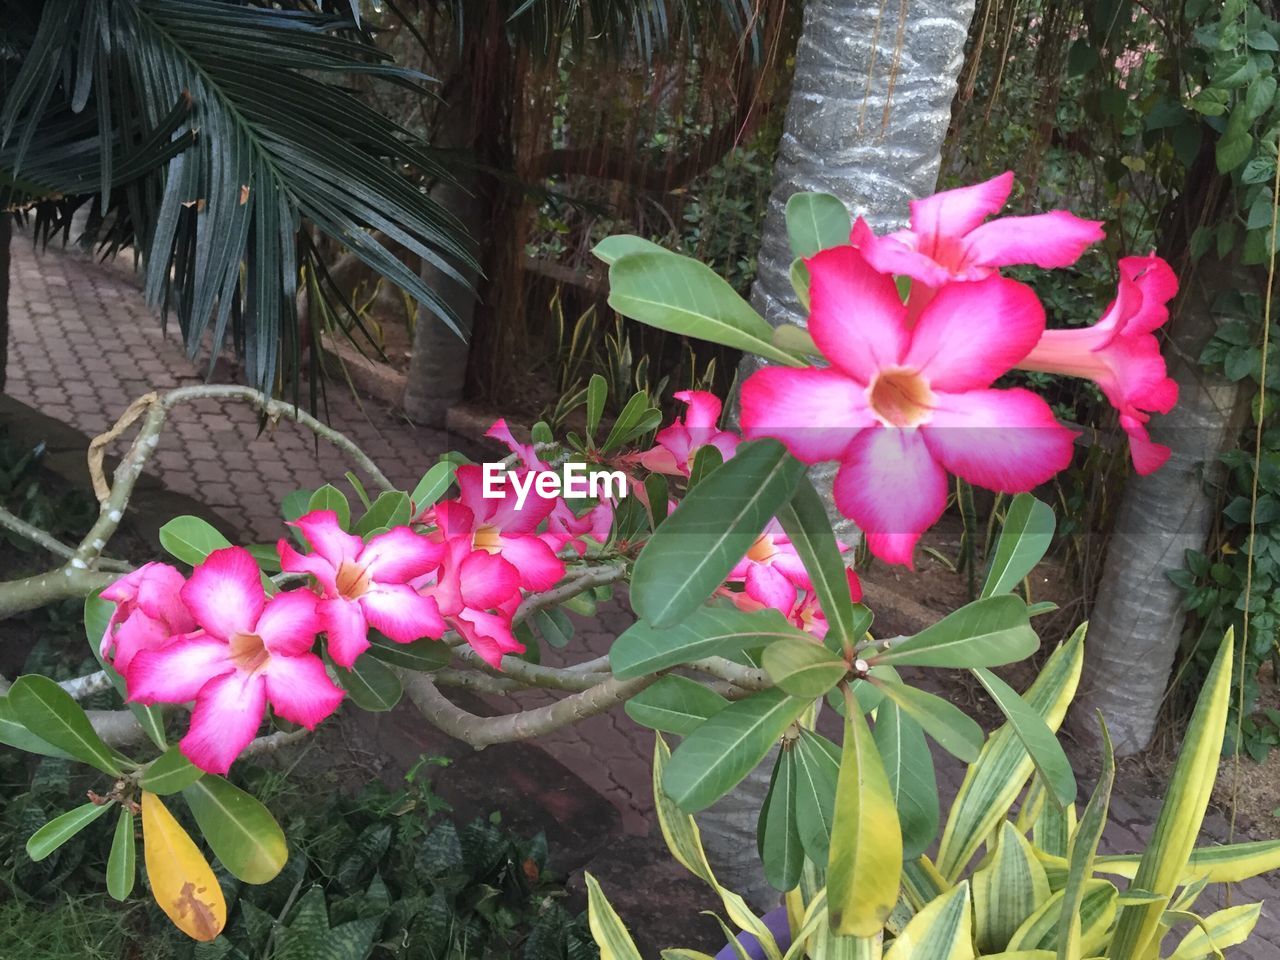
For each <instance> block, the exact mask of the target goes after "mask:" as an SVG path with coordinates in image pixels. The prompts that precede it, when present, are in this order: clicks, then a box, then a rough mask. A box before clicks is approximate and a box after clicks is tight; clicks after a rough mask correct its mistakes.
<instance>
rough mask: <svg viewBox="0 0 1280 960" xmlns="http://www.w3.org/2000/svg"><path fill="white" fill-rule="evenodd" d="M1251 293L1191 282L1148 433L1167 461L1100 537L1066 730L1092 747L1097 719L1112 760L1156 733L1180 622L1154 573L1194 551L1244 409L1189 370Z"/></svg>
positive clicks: (1228, 283)
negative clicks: (1237, 302)
mask: <svg viewBox="0 0 1280 960" xmlns="http://www.w3.org/2000/svg"><path fill="white" fill-rule="evenodd" d="M1251 287H1256V284H1255V283H1254V280H1253V278H1252V277H1250V276H1249V273H1248V272H1247V271H1246V270H1244V269H1240V268H1237V269H1234V270H1233V269H1232V267H1231V266H1230V265H1227V264H1219V263H1213V262H1210V261H1209V258H1205V261H1202V262H1201V263H1200V264H1199V266H1198V267H1197V268H1196V270H1195V271H1194V273H1193V274H1192V276H1191V278H1190V280H1189V282H1188V283H1187V289H1186V290H1185V292H1184V293H1183V295H1182V297H1181V298H1180V301H1179V306H1178V308H1177V309H1175V311H1174V314H1173V320H1172V322H1171V324H1170V341H1171V342H1170V345H1169V347H1167V348H1166V349H1165V356H1166V357H1168V363H1169V375H1170V376H1171V377H1173V378H1174V379H1175V380H1177V381H1178V388H1179V397H1178V405H1177V406H1176V407H1174V408H1173V411H1172V412H1171V413H1169V414H1168V415H1167V416H1164V417H1158V418H1156V419H1155V420H1154V421H1153V422H1152V428H1151V434H1152V437H1153V438H1154V439H1156V440H1158V441H1160V442H1161V443H1164V444H1167V445H1168V446H1169V447H1170V448H1172V450H1173V454H1172V456H1171V457H1170V458H1169V462H1168V463H1167V464H1165V466H1164V467H1162V468H1161V469H1160V470H1157V471H1156V472H1155V473H1153V474H1151V475H1150V476H1146V477H1139V476H1131V477H1130V478H1129V480H1128V482H1127V484H1126V486H1125V490H1124V496H1123V499H1122V500H1121V504H1120V511H1119V515H1118V516H1117V518H1116V523H1115V526H1114V528H1113V529H1112V532H1111V542H1110V544H1109V546H1108V547H1107V557H1106V561H1105V564H1104V567H1103V574H1102V582H1101V584H1100V586H1099V589H1098V596H1097V600H1096V601H1095V603H1094V607H1093V610H1092V612H1091V614H1090V617H1089V636H1088V639H1087V641H1086V643H1085V669H1084V678H1083V679H1082V680H1081V684H1080V692H1079V693H1077V695H1076V700H1075V703H1074V705H1073V706H1072V728H1073V730H1074V731H1075V732H1076V733H1077V734H1078V735H1079V736H1080V737H1081V738H1082V739H1085V740H1087V741H1089V742H1094V743H1096V742H1097V741H1098V738H1099V733H1098V724H1097V720H1096V719H1095V717H1096V713H1095V711H1098V710H1101V711H1102V714H1103V716H1104V717H1105V718H1106V721H1107V727H1108V729H1109V731H1110V733H1111V739H1112V741H1113V742H1114V744H1115V750H1116V753H1117V754H1119V755H1121V756H1126V755H1129V754H1133V753H1137V752H1139V751H1141V750H1143V749H1145V748H1146V746H1147V744H1148V743H1150V741H1151V737H1152V735H1153V734H1154V732H1155V725H1156V720H1157V718H1158V715H1159V712H1160V705H1161V702H1162V700H1163V697H1164V692H1165V687H1166V685H1167V684H1168V682H1169V675H1170V671H1171V668H1172V666H1173V661H1174V658H1175V656H1176V655H1177V651H1178V644H1179V640H1180V639H1181V637H1182V631H1183V626H1184V624H1185V620H1186V617H1185V614H1184V612H1183V610H1182V606H1181V602H1182V591H1181V590H1179V589H1178V587H1176V586H1174V584H1173V583H1172V582H1171V581H1170V580H1169V578H1168V577H1167V576H1165V572H1166V571H1168V570H1172V569H1176V568H1179V567H1182V566H1183V565H1184V564H1183V555H1184V551H1186V550H1189V549H1190V550H1202V549H1203V548H1204V545H1205V540H1206V538H1207V537H1208V535H1209V530H1210V527H1211V525H1212V523H1213V515H1214V505H1215V500H1214V498H1213V496H1212V495H1211V493H1210V490H1209V488H1210V487H1211V486H1212V484H1213V481H1214V477H1215V475H1217V474H1219V473H1220V472H1221V465H1220V463H1219V459H1218V458H1219V457H1220V456H1221V455H1222V454H1223V453H1225V452H1226V451H1227V450H1228V449H1229V448H1231V447H1232V446H1234V443H1235V439H1236V438H1237V437H1238V436H1239V431H1240V428H1241V415H1242V414H1243V413H1245V411H1246V409H1247V408H1246V406H1245V405H1244V404H1242V403H1241V402H1240V401H1241V398H1242V394H1241V390H1240V387H1239V385H1238V384H1235V383H1231V382H1229V381H1226V380H1222V379H1219V378H1216V377H1212V376H1210V375H1209V374H1208V373H1207V371H1206V370H1205V369H1204V368H1203V367H1201V366H1200V365H1199V363H1198V362H1197V359H1198V358H1199V356H1200V353H1201V351H1202V350H1203V349H1204V346H1205V343H1206V342H1207V341H1208V340H1209V338H1210V337H1212V336H1213V332H1214V330H1216V329H1217V327H1218V319H1217V318H1216V317H1215V316H1214V314H1213V309H1212V304H1213V301H1214V300H1215V299H1216V297H1217V295H1218V294H1219V293H1220V292H1222V291H1223V290H1226V289H1233V288H1234V289H1239V290H1245V289H1250V288H1251Z"/></svg>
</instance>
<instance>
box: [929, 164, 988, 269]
mask: <svg viewBox="0 0 1280 960" xmlns="http://www.w3.org/2000/svg"><path fill="white" fill-rule="evenodd" d="M1012 191H1013V171H1012V170H1006V171H1005V172H1004V173H1002V174H1000V175H999V176H998V177H992V178H991V179H990V180H984V181H983V182H982V183H975V184H973V185H971V186H968V187H958V188H956V189H955V190H943V191H942V192H941V193H935V194H933V195H932V196H929V197H922V198H921V199H919V200H912V201H911V232H912V233H914V234H916V236H918V237H920V238H921V241H920V249H921V250H922V251H923V252H925V253H932V252H933V251H932V249H931V248H930V247H929V245H928V240H929V239H931V238H934V237H962V236H964V235H965V234H966V233H968V232H969V231H971V230H973V229H974V228H976V227H977V226H978V225H979V224H981V223H982V221H983V220H985V219H987V217H990V216H993V215H994V214H997V213H999V212H1000V210H1001V208H1003V207H1004V205H1005V203H1006V202H1007V201H1008V199H1009V194H1010V193H1011V192H1012Z"/></svg>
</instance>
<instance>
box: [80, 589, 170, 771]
mask: <svg viewBox="0 0 1280 960" xmlns="http://www.w3.org/2000/svg"><path fill="white" fill-rule="evenodd" d="M114 607H115V604H113V603H112V602H111V601H110V600H103V599H102V598H101V597H99V596H95V595H90V596H88V597H85V600H84V632H85V637H86V638H87V639H88V641H89V649H90V650H91V651H92V652H93V656H94V659H95V660H97V661H98V664H99V666H101V667H102V671H103V673H105V674H106V675H107V677H108V678H109V679H110V680H111V685H112V686H113V687H114V688H115V691H116V693H118V694H120V699H121V700H124V701H125V702H126V706H128V708H129V712H130V713H132V714H133V715H134V717H136V718H137V720H138V725H139V726H140V727H142V729H143V730H144V731H146V734H147V736H148V737H150V738H151V742H152V743H154V744H155V745H156V746H157V747H159V748H160V749H161V750H166V749H168V747H169V744H168V742H167V741H166V740H165V735H164V711H163V710H162V709H161V707H160V706H159V705H155V706H147V705H146V704H142V703H131V702H129V701H128V696H129V690H128V687H127V685H126V684H125V682H124V677H122V676H120V674H119V673H117V672H116V669H115V667H113V666H112V665H111V664H109V663H107V661H106V660H104V659H103V658H102V638H103V635H104V634H105V633H106V629H107V623H108V622H109V621H110V619H111V612H112V610H113V609H114Z"/></svg>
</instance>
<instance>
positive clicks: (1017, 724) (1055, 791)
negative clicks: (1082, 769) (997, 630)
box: [973, 667, 1076, 807]
mask: <svg viewBox="0 0 1280 960" xmlns="http://www.w3.org/2000/svg"><path fill="white" fill-rule="evenodd" d="M973 675H974V676H975V677H977V679H978V682H979V683H981V684H982V686H983V687H984V688H985V689H986V691H987V693H988V694H989V695H990V696H991V699H992V700H994V701H995V703H996V706H998V707H999V708H1000V712H1001V713H1003V714H1004V715H1005V719H1006V720H1008V721H1009V727H1010V728H1011V729H1012V730H1013V732H1014V734H1015V735H1016V736H1017V738H1018V739H1019V740H1021V741H1022V746H1023V747H1024V748H1026V751H1027V755H1028V756H1030V757H1031V762H1032V763H1033V764H1035V768H1036V773H1037V774H1038V775H1039V777H1040V781H1041V782H1042V783H1045V784H1048V785H1049V787H1050V792H1049V796H1050V797H1052V798H1053V801H1054V803H1056V804H1057V805H1058V806H1059V807H1063V806H1066V805H1067V804H1068V803H1071V802H1072V801H1074V800H1075V798H1076V777H1075V773H1074V772H1073V771H1072V769H1071V761H1070V760H1068V759H1067V755H1066V753H1064V752H1063V749H1062V744H1060V743H1059V742H1058V738H1057V737H1055V736H1054V735H1053V731H1052V730H1050V729H1049V728H1048V726H1047V725H1046V724H1045V722H1044V719H1043V718H1042V717H1041V716H1040V714H1038V713H1036V712H1035V711H1034V710H1032V709H1031V708H1030V707H1029V706H1027V702H1026V701H1025V700H1023V699H1022V697H1020V696H1019V695H1018V692H1017V691H1016V690H1014V689H1013V687H1011V686H1009V685H1008V684H1007V683H1005V682H1004V681H1003V680H1001V679H1000V678H999V677H998V676H996V675H995V674H994V673H992V672H991V671H990V670H988V669H986V668H985V667H975V668H974V669H973Z"/></svg>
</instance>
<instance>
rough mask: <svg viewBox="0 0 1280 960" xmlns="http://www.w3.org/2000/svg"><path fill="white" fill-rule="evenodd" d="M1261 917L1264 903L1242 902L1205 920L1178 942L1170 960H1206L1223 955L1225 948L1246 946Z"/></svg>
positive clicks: (1210, 915) (1212, 914)
mask: <svg viewBox="0 0 1280 960" xmlns="http://www.w3.org/2000/svg"><path fill="white" fill-rule="evenodd" d="M1261 915H1262V904H1260V903H1242V904H1240V905H1238V906H1235V907H1227V908H1226V909H1224V910H1218V911H1217V912H1216V913H1211V914H1209V916H1207V917H1205V918H1204V919H1203V920H1202V921H1201V922H1200V925H1198V926H1196V927H1195V928H1194V929H1192V930H1191V932H1190V933H1188V934H1187V935H1186V936H1185V937H1183V938H1182V940H1181V941H1180V942H1179V943H1178V946H1177V948H1175V949H1174V951H1173V953H1171V954H1169V960H1204V958H1206V957H1217V956H1221V951H1222V949H1223V948H1224V947H1234V946H1236V945H1237V944H1240V943H1244V942H1245V941H1246V940H1247V939H1249V935H1250V934H1251V933H1253V928H1254V927H1255V926H1256V925H1257V923H1258V918H1259V917H1260V916H1261Z"/></svg>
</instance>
